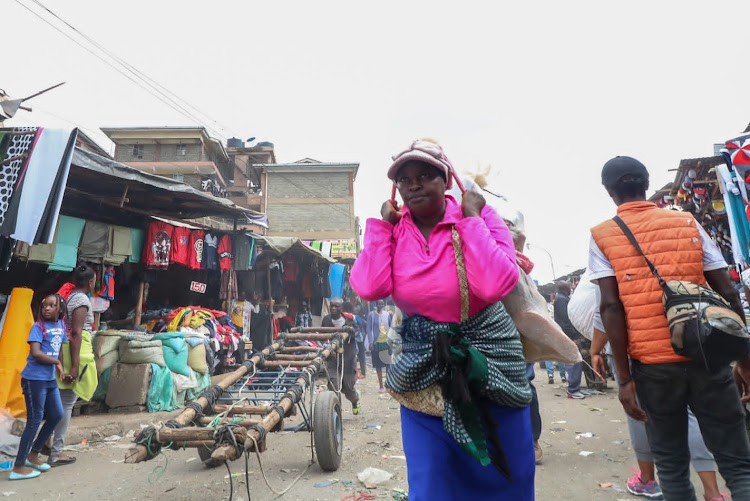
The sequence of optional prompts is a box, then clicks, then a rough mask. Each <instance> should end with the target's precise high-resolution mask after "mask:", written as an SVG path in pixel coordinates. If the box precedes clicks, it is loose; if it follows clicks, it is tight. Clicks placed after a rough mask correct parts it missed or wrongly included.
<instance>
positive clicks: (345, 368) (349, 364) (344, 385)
mask: <svg viewBox="0 0 750 501" xmlns="http://www.w3.org/2000/svg"><path fill="white" fill-rule="evenodd" d="M343 307H344V301H343V300H342V299H341V298H338V297H335V298H333V299H331V313H330V314H329V315H326V316H325V317H323V321H322V323H321V326H322V327H336V328H338V329H341V328H343V327H344V326H348V327H353V326H354V322H353V321H352V320H351V319H348V318H346V317H344V315H342V314H341V312H342V311H343ZM356 350H357V343H356V342H355V341H354V336H353V335H352V334H350V335H349V339H347V340H346V342H345V343H344V356H343V363H342V364H340V365H339V358H340V357H339V356H338V355H337V354H335V353H334V354H333V355H332V356H331V357H329V359H328V373H329V374H330V377H331V381H330V385H331V389H333V390H339V389H340V390H341V393H343V394H344V396H345V397H346V399H347V400H349V402H351V403H352V414H354V415H355V416H356V415H357V414H359V413H360V412H361V411H362V402H360V398H359V392H358V391H357V390H355V389H354V385H355V384H356V383H357V351H356ZM339 382H340V384H341V388H339Z"/></svg>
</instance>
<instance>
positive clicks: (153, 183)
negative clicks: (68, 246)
mask: <svg viewBox="0 0 750 501" xmlns="http://www.w3.org/2000/svg"><path fill="white" fill-rule="evenodd" d="M69 194H70V195H72V196H71V197H69V196H68V195H69ZM76 199H79V200H78V203H81V202H82V200H80V199H84V200H86V201H87V202H88V204H87V205H88V207H89V210H91V207H92V206H94V205H103V206H107V207H111V208H114V209H119V210H125V211H131V212H135V213H137V214H142V215H148V216H159V217H165V218H170V219H193V218H199V217H205V216H212V217H220V218H227V219H242V220H244V219H245V215H249V216H258V215H260V214H259V213H258V212H255V211H251V210H250V209H246V208H244V207H239V206H237V205H235V204H234V203H232V202H231V201H230V200H227V199H224V198H218V197H214V196H212V195H211V194H209V193H204V192H202V191H199V190H196V189H195V188H193V187H191V186H188V185H187V184H184V183H182V182H179V181H176V180H173V179H169V178H166V177H162V176H156V175H153V174H147V173H144V172H141V171H139V170H137V169H134V168H132V167H128V166H127V165H123V164H121V163H118V162H115V161H114V160H110V159H108V158H105V157H101V156H99V155H96V154H94V153H90V152H88V151H85V150H82V149H80V148H76V149H75V152H74V154H73V160H72V162H71V167H70V176H69V178H68V184H67V187H66V202H68V201H70V202H74V203H75V202H76Z"/></svg>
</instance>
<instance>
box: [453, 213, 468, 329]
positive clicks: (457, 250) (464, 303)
mask: <svg viewBox="0 0 750 501" xmlns="http://www.w3.org/2000/svg"><path fill="white" fill-rule="evenodd" d="M451 234H452V235H451V236H452V241H453V254H454V255H455V256H456V268H457V271H458V287H459V289H460V290H461V321H462V322H463V321H464V320H466V319H468V318H469V279H468V277H467V276H466V261H465V260H464V252H463V249H462V248H461V237H460V236H459V235H458V230H457V229H456V227H455V226H453V227H452V228H451Z"/></svg>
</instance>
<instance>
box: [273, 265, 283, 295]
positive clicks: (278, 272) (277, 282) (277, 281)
mask: <svg viewBox="0 0 750 501" xmlns="http://www.w3.org/2000/svg"><path fill="white" fill-rule="evenodd" d="M282 274H283V267H282V264H281V263H280V262H279V261H275V262H273V263H271V297H272V298H273V300H274V301H277V302H278V301H281V297H282V296H283V293H284V282H283V281H282V279H281V277H282Z"/></svg>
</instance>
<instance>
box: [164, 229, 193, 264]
mask: <svg viewBox="0 0 750 501" xmlns="http://www.w3.org/2000/svg"><path fill="white" fill-rule="evenodd" d="M189 251H190V228H185V227H184V226H175V229H174V231H173V232H172V246H171V248H170V249H169V262H170V263H174V264H181V265H182V266H187V265H188V262H189V261H190V252H189Z"/></svg>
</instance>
